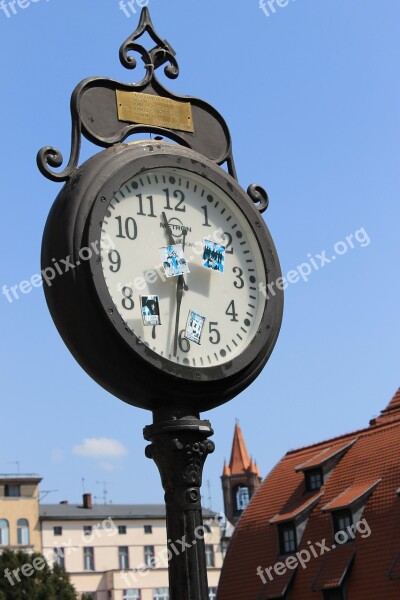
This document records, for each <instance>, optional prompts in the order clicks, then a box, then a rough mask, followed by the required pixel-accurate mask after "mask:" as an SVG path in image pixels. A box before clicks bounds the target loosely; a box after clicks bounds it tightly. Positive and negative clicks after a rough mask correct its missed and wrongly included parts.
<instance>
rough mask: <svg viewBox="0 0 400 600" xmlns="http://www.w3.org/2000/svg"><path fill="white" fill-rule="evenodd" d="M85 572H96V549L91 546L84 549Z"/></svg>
mask: <svg viewBox="0 0 400 600" xmlns="http://www.w3.org/2000/svg"><path fill="white" fill-rule="evenodd" d="M83 570H84V571H94V549H93V548H91V547H90V546H88V547H86V548H84V549H83Z"/></svg>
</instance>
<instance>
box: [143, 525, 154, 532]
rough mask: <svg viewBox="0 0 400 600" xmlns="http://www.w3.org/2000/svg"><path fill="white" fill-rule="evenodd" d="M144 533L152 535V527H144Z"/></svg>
mask: <svg viewBox="0 0 400 600" xmlns="http://www.w3.org/2000/svg"><path fill="white" fill-rule="evenodd" d="M144 532H145V533H153V526H152V525H145V526H144Z"/></svg>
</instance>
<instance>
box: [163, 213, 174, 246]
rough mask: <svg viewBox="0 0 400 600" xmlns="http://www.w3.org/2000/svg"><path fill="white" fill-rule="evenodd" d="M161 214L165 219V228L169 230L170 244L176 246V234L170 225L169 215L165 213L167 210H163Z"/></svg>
mask: <svg viewBox="0 0 400 600" xmlns="http://www.w3.org/2000/svg"><path fill="white" fill-rule="evenodd" d="M161 216H162V218H163V221H164V225H165V229H166V230H167V234H168V242H169V245H170V246H174V244H175V240H174V236H173V235H172V231H171V227H170V225H169V223H168V219H167V215H166V214H165V212H162V213H161Z"/></svg>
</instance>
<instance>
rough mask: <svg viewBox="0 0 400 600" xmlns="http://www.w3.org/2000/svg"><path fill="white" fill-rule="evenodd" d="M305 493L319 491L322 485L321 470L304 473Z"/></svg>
mask: <svg viewBox="0 0 400 600" xmlns="http://www.w3.org/2000/svg"><path fill="white" fill-rule="evenodd" d="M304 475H305V480H306V491H307V492H314V491H316V490H320V489H321V488H322V486H323V485H324V478H323V474H322V469H310V470H309V471H305V473H304Z"/></svg>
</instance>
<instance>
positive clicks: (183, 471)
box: [144, 415, 214, 600]
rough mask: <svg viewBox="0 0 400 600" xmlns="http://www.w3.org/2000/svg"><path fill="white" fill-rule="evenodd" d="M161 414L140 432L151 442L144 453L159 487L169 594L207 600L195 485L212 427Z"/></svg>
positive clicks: (208, 450)
mask: <svg viewBox="0 0 400 600" xmlns="http://www.w3.org/2000/svg"><path fill="white" fill-rule="evenodd" d="M164 419H165V416H160V419H158V415H155V419H154V424H153V425H150V426H148V427H146V428H145V430H144V437H145V439H146V440H148V441H150V442H152V443H151V445H149V446H147V448H146V456H147V457H148V458H152V459H153V460H154V462H155V463H156V465H157V467H158V469H159V471H160V475H161V481H162V484H163V487H164V490H165V505H166V511H167V535H168V558H169V579H170V597H171V599H177V600H189V599H190V600H192V599H193V600H207V599H208V583H207V567H206V559H205V546H204V532H205V529H204V526H203V518H202V509H201V494H200V487H201V480H202V472H203V466H204V462H205V460H206V458H207V455H208V454H210V453H211V452H213V451H214V443H213V442H212V441H211V440H209V439H208V436H210V435H212V434H213V430H212V428H211V425H210V422H209V421H201V420H200V419H199V418H198V416H193V417H187V416H186V417H182V418H177V415H174V417H172V418H170V419H167V420H164Z"/></svg>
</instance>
